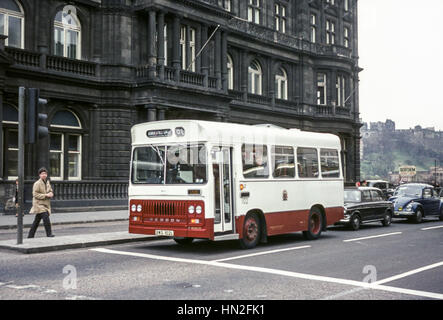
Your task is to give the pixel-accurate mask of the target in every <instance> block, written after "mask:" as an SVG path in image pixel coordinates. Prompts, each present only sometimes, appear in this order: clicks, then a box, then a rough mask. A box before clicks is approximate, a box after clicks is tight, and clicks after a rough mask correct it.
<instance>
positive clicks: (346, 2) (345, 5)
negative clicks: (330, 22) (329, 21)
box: [343, 0, 349, 12]
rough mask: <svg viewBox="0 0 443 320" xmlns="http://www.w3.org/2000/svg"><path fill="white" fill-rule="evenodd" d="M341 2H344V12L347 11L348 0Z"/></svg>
mask: <svg viewBox="0 0 443 320" xmlns="http://www.w3.org/2000/svg"><path fill="white" fill-rule="evenodd" d="M343 2H344V4H343V6H344V8H345V11H346V12H347V11H349V0H343Z"/></svg>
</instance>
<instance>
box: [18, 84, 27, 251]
mask: <svg viewBox="0 0 443 320" xmlns="http://www.w3.org/2000/svg"><path fill="white" fill-rule="evenodd" d="M25 90H26V89H25V88H24V87H20V88H19V91H18V205H19V208H18V217H17V244H23V207H24V204H25V201H24V199H23V196H24V187H25V183H24V182H25V179H24V176H25Z"/></svg>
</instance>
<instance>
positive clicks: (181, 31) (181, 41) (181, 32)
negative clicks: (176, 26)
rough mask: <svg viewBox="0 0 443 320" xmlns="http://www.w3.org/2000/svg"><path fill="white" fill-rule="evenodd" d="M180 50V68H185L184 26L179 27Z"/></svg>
mask: <svg viewBox="0 0 443 320" xmlns="http://www.w3.org/2000/svg"><path fill="white" fill-rule="evenodd" d="M180 52H181V62H182V69H183V70H185V69H186V67H187V65H186V27H184V26H182V27H181V28H180Z"/></svg>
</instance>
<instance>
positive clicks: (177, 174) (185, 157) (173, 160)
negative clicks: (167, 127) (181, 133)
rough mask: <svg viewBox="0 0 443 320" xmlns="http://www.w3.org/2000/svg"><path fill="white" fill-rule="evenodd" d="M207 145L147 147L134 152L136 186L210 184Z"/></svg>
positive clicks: (133, 170) (138, 148) (133, 173)
mask: <svg viewBox="0 0 443 320" xmlns="http://www.w3.org/2000/svg"><path fill="white" fill-rule="evenodd" d="M206 163H207V161H206V147H205V146H204V145H172V146H152V145H150V146H144V147H137V148H135V149H134V154H133V160H132V176H131V181H132V183H134V184H204V183H206V181H207V177H206V176H207V174H206V170H207V166H206Z"/></svg>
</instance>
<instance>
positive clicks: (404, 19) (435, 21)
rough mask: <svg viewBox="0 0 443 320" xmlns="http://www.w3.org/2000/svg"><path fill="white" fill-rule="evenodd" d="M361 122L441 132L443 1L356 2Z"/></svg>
mask: <svg viewBox="0 0 443 320" xmlns="http://www.w3.org/2000/svg"><path fill="white" fill-rule="evenodd" d="M358 3H359V4H358V10H359V16H358V19H359V34H358V36H359V57H360V59H359V66H360V67H361V68H363V69H364V70H363V71H362V72H361V73H360V118H362V119H363V122H368V123H369V122H376V121H382V122H385V121H386V119H390V120H393V121H394V122H395V124H396V128H397V129H409V128H413V127H415V126H416V125H420V126H422V127H423V128H427V127H434V128H435V130H441V131H443V0H420V1H416V0H359V1H358Z"/></svg>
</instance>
